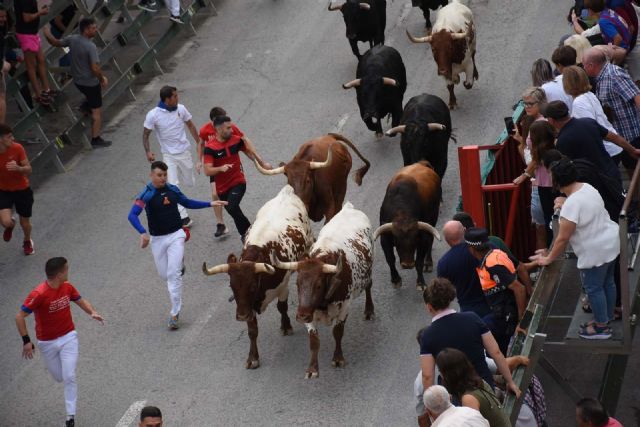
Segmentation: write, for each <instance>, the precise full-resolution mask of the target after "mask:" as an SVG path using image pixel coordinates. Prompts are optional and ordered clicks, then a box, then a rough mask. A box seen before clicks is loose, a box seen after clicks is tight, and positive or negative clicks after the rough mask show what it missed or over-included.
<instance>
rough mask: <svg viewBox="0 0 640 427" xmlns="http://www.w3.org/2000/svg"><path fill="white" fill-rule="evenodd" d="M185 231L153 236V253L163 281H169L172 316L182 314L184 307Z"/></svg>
mask: <svg viewBox="0 0 640 427" xmlns="http://www.w3.org/2000/svg"><path fill="white" fill-rule="evenodd" d="M186 237H187V235H186V234H185V232H184V230H183V229H180V230H178V231H175V232H173V233H171V234H166V235H164V236H151V253H153V260H154V261H155V263H156V269H157V270H158V274H159V275H160V277H161V278H162V280H166V281H167V289H168V290H169V299H170V300H171V315H172V316H175V315H176V314H178V313H180V308H181V307H182V274H181V270H182V260H183V258H184V239H185V238H186Z"/></svg>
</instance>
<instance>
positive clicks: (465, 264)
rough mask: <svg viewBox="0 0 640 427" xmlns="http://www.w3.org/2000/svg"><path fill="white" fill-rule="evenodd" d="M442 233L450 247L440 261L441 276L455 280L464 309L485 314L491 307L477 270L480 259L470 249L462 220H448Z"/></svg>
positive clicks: (459, 301)
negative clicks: (483, 291)
mask: <svg viewBox="0 0 640 427" xmlns="http://www.w3.org/2000/svg"><path fill="white" fill-rule="evenodd" d="M442 235H443V236H444V240H445V241H446V242H447V244H448V245H449V246H450V247H451V248H450V249H449V250H448V251H447V253H445V254H444V255H443V256H442V258H440V260H439V261H438V268H437V272H438V277H444V278H446V279H449V281H450V282H451V283H453V286H455V288H456V294H457V296H458V304H460V310H461V311H473V312H474V313H476V314H477V315H478V316H480V317H481V318H482V317H484V316H486V315H487V314H489V312H490V309H489V306H488V305H487V302H486V300H485V298H484V294H483V293H482V287H481V286H480V280H479V279H478V273H477V272H476V267H478V266H479V262H478V260H477V259H475V258H474V257H473V255H471V253H470V252H469V249H467V244H466V243H465V241H464V227H463V225H462V223H461V222H459V221H447V222H446V223H445V224H444V226H443V227H442Z"/></svg>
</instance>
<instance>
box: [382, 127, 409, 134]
mask: <svg viewBox="0 0 640 427" xmlns="http://www.w3.org/2000/svg"><path fill="white" fill-rule="evenodd" d="M406 127H407V126H406V125H400V126H396V127H394V128H391V129H389V130H388V131H386V132H385V133H386V135H387V136H396V134H398V133H404V130H405V129H406Z"/></svg>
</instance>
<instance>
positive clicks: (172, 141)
mask: <svg viewBox="0 0 640 427" xmlns="http://www.w3.org/2000/svg"><path fill="white" fill-rule="evenodd" d="M191 118H192V116H191V113H190V112H189V110H187V108H186V107H185V106H184V105H182V104H180V103H179V102H178V90H177V89H176V88H175V87H173V86H163V87H162V88H161V89H160V101H159V102H158V105H157V106H156V107H154V108H153V109H152V110H151V111H149V112H148V113H147V116H146V118H145V120H144V130H143V133H142V145H143V146H144V151H145V153H146V155H147V160H148V161H149V163H153V162H155V161H156V155H155V154H154V153H153V152H152V151H151V147H150V145H149V135H151V132H152V131H153V130H155V131H156V138H157V139H158V144H160V151H162V160H163V161H164V162H165V163H166V165H167V166H168V167H169V171H168V173H167V178H168V179H169V184H172V185H176V186H177V185H180V183H181V182H182V183H184V184H186V185H188V186H190V187H193V186H194V185H195V181H196V178H195V174H194V172H193V159H192V158H191V145H190V144H189V140H188V139H187V134H186V132H185V127H186V128H187V129H189V133H190V134H191V137H192V138H193V140H194V141H195V142H196V143H197V141H198V130H197V129H196V126H195V125H194V124H193V121H192V120H191ZM178 211H179V212H180V219H181V220H182V226H183V227H191V225H192V224H193V221H192V220H191V218H189V214H188V213H187V209H186V208H185V207H184V206H178Z"/></svg>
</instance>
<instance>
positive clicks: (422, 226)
mask: <svg viewBox="0 0 640 427" xmlns="http://www.w3.org/2000/svg"><path fill="white" fill-rule="evenodd" d="M393 230H394V225H393V223H392V222H388V223H386V224H382V225H381V226H380V227H378V228H376V231H374V233H373V240H377V239H378V237H379V236H380V235H381V234H385V233H391V232H393ZM418 230H420V231H425V232H427V233H431V234H433V237H435V238H436V239H438V240H442V239H441V237H440V233H438V230H436V229H435V228H434V227H433V226H432V225H431V224H429V223H426V222H422V221H418Z"/></svg>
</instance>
